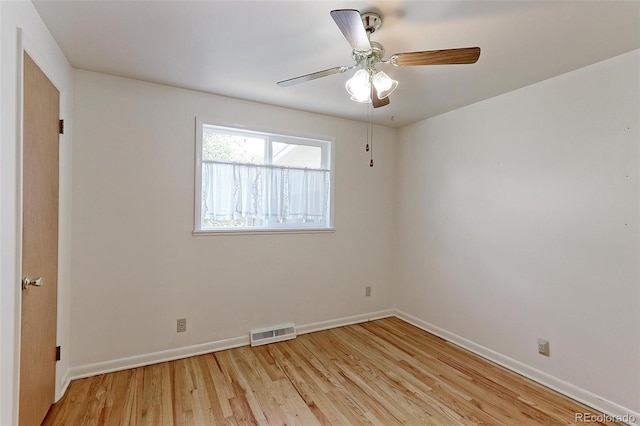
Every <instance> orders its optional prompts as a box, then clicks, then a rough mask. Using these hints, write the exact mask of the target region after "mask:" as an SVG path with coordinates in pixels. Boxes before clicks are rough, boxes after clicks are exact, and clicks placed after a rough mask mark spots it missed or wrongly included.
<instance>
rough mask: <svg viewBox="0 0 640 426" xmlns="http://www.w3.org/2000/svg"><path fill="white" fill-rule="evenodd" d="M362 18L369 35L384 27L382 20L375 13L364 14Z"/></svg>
mask: <svg viewBox="0 0 640 426" xmlns="http://www.w3.org/2000/svg"><path fill="white" fill-rule="evenodd" d="M360 16H361V17H362V24H363V25H364V29H365V30H367V34H372V33H375V32H376V31H377V30H379V29H380V27H381V26H382V18H381V17H380V15H378V14H377V13H375V12H364V13H361V14H360Z"/></svg>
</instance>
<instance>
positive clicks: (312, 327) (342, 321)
mask: <svg viewBox="0 0 640 426" xmlns="http://www.w3.org/2000/svg"><path fill="white" fill-rule="evenodd" d="M394 315H395V310H394V309H385V310H384V311H378V312H371V313H368V314H361V315H353V316H350V317H344V318H338V319H335V320H329V321H320V322H314V323H311V324H305V325H301V326H296V331H297V332H298V334H306V333H313V332H315V331H322V330H328V329H330V328H336V327H344V326H345V325H352V324H358V323H361V322H367V321H373V320H377V319H381V318H387V317H392V316H394Z"/></svg>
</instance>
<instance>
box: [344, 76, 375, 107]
mask: <svg viewBox="0 0 640 426" xmlns="http://www.w3.org/2000/svg"><path fill="white" fill-rule="evenodd" d="M345 88H346V89H347V92H349V94H350V95H351V100H353V101H356V102H362V103H367V102H371V82H370V81H369V73H368V72H367V70H358V71H356V73H355V74H354V75H353V77H351V78H350V79H349V80H347V82H346V84H345Z"/></svg>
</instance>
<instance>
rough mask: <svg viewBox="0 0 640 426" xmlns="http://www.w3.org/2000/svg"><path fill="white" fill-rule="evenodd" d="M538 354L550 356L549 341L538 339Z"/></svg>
mask: <svg viewBox="0 0 640 426" xmlns="http://www.w3.org/2000/svg"><path fill="white" fill-rule="evenodd" d="M538 353H539V354H540V355H544V356H549V341H548V340H545V339H540V338H538Z"/></svg>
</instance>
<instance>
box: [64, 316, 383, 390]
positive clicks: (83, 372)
mask: <svg viewBox="0 0 640 426" xmlns="http://www.w3.org/2000/svg"><path fill="white" fill-rule="evenodd" d="M393 315H394V310H393V309H387V310H384V311H378V312H371V313H367V314H361V315H353V316H349V317H344V318H338V319H334V320H329V321H321V322H316V323H311V324H303V325H301V326H296V332H297V333H298V334H306V333H312V332H314V331H320V330H327V329H330V328H335V327H342V326H345V325H351V324H357V323H361V322H366V321H371V320H374V319H380V318H385V317H390V316H393ZM250 343H251V342H250V339H249V331H247V335H246V336H238V337H232V338H230V339H224V340H218V341H215V342H208V343H202V344H199V345H192V346H185V347H182V348H176V349H169V350H166V351H160V352H154V353H149V354H143V355H136V356H132V357H126V358H120V359H114V360H111V361H104V362H97V363H94V364H85V365H80V366H77V367H73V368H71V369H70V370H69V371H68V372H67V374H65V379H66V385H65V386H64V390H63V392H62V394H61V395H60V396H62V395H64V392H65V391H66V387H67V385H68V383H69V382H70V381H71V380H75V379H82V378H85V377H91V376H97V375H98V374H104V373H112V372H114V371H121V370H127V369H130V368H137V367H142V366H145V365H151V364H157V363H160V362H166V361H174V360H176V359H181V358H188V357H191V356H196V355H202V354H207V353H211V352H218V351H222V350H225V349H232V348H237V347H240V346H247V345H249V344H250ZM63 380H64V379H63Z"/></svg>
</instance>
